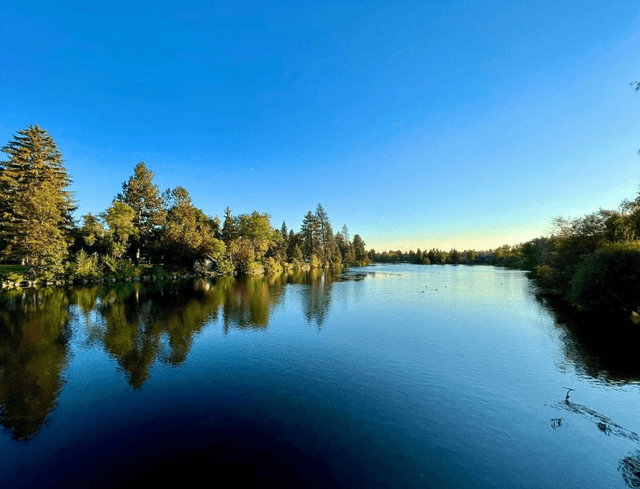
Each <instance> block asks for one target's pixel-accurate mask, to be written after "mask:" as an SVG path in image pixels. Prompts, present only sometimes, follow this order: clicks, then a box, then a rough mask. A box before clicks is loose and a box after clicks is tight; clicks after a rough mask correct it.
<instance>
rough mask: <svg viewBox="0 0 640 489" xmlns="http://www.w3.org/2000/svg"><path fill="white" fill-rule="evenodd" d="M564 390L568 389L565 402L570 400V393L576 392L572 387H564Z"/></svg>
mask: <svg viewBox="0 0 640 489" xmlns="http://www.w3.org/2000/svg"><path fill="white" fill-rule="evenodd" d="M563 389H567V397H565V398H564V400H565V401H568V400H569V392H571V391H574V390H575V389H572V388H571V387H563Z"/></svg>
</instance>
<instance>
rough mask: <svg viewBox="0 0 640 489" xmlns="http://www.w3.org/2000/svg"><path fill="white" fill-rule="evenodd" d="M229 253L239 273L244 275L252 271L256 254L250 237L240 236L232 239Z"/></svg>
mask: <svg viewBox="0 0 640 489" xmlns="http://www.w3.org/2000/svg"><path fill="white" fill-rule="evenodd" d="M227 253H228V256H229V258H230V260H231V262H232V263H233V266H234V268H235V270H236V272H237V273H239V274H241V275H244V274H248V273H249V272H250V271H251V263H253V262H254V259H255V254H254V252H253V246H252V245H251V242H250V241H249V240H248V239H246V238H240V239H237V240H233V241H231V243H229V247H228V248H227Z"/></svg>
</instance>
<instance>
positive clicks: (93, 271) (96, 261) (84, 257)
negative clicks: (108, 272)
mask: <svg viewBox="0 0 640 489" xmlns="http://www.w3.org/2000/svg"><path fill="white" fill-rule="evenodd" d="M67 275H70V276H71V277H72V278H75V279H80V280H98V279H101V278H102V276H103V272H102V263H100V258H99V257H98V255H97V254H95V253H94V254H92V255H88V254H87V253H86V252H85V251H84V250H80V251H79V252H78V253H76V255H75V256H74V258H73V260H72V261H71V262H70V263H69V264H68V266H67Z"/></svg>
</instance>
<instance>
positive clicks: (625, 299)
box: [569, 243, 640, 311]
mask: <svg viewBox="0 0 640 489" xmlns="http://www.w3.org/2000/svg"><path fill="white" fill-rule="evenodd" d="M571 286H572V288H571V292H570V294H569V298H570V299H571V300H572V301H573V302H574V303H576V304H578V305H580V306H583V307H585V308H588V309H602V310H612V311H613V310H620V309H623V310H629V309H632V310H636V309H637V308H638V306H640V243H617V244H611V245H605V246H603V247H602V248H600V249H599V250H598V251H597V252H596V253H595V254H594V255H593V256H592V257H591V258H589V259H587V260H586V261H585V262H583V263H582V264H581V265H580V266H579V267H578V268H577V270H576V272H575V274H574V275H573V278H572V280H571Z"/></svg>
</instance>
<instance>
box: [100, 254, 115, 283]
mask: <svg viewBox="0 0 640 489" xmlns="http://www.w3.org/2000/svg"><path fill="white" fill-rule="evenodd" d="M118 263H119V260H118V259H117V258H115V257H113V256H111V255H106V256H103V257H102V258H101V260H100V264H101V267H102V274H103V276H104V277H105V278H116V274H117V273H118Z"/></svg>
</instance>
